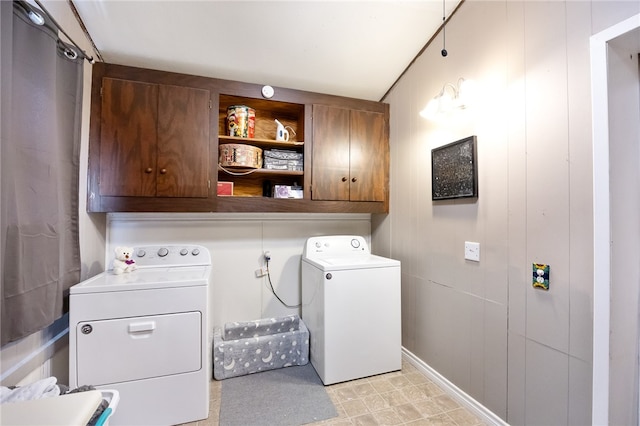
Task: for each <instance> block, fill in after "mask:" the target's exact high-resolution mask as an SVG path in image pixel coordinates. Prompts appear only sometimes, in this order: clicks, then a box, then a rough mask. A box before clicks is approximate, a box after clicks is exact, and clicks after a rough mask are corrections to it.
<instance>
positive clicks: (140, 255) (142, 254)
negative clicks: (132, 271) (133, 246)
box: [136, 249, 147, 257]
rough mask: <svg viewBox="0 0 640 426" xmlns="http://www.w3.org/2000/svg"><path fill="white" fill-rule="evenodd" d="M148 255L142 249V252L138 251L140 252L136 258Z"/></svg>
mask: <svg viewBox="0 0 640 426" xmlns="http://www.w3.org/2000/svg"><path fill="white" fill-rule="evenodd" d="M146 254H147V252H146V251H144V250H142V249H140V250H138V252H137V253H136V256H138V257H144V256H145V255H146Z"/></svg>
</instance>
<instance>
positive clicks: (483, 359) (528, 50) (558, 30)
mask: <svg viewBox="0 0 640 426" xmlns="http://www.w3.org/2000/svg"><path fill="white" fill-rule="evenodd" d="M639 7H640V6H639V5H638V4H637V3H636V2H624V1H623V2H592V1H567V2H556V1H552V2H538V1H531V2H529V1H525V2H510V1H507V2H490V1H472V0H467V1H466V2H465V3H464V4H463V5H462V7H461V8H460V10H459V11H458V12H457V14H456V15H455V16H454V17H453V19H452V20H451V21H450V23H449V25H448V26H447V30H446V48H447V50H448V53H449V54H448V56H447V57H446V58H443V57H442V56H441V55H440V50H441V49H442V46H443V39H442V34H441V35H440V36H438V37H437V38H436V40H435V41H434V42H433V43H432V45H431V46H430V47H429V48H428V49H427V50H426V51H425V52H424V53H423V54H422V56H421V57H420V58H418V59H417V60H416V62H415V63H414V64H413V65H412V67H411V68H410V69H409V70H408V72H407V73H406V74H405V75H404V76H403V77H402V79H401V80H400V81H399V82H398V84H397V85H396V86H395V87H394V88H393V90H392V91H391V92H390V94H389V95H388V97H387V99H385V101H386V102H388V103H390V105H391V126H390V131H391V134H390V136H391V211H390V216H389V217H388V218H385V219H379V222H378V221H376V219H375V218H374V221H373V237H374V243H375V242H376V241H380V242H381V243H382V244H378V247H380V245H385V246H386V247H388V251H389V253H388V255H389V256H391V257H394V258H397V259H400V260H401V261H402V265H403V268H402V292H403V294H402V300H403V305H402V308H403V345H404V346H405V347H406V348H407V349H408V350H410V351H411V352H413V353H414V354H415V355H417V356H418V357H419V358H420V359H422V360H423V361H424V362H426V363H427V364H429V365H430V366H431V367H433V368H434V369H436V370H437V371H438V372H440V373H441V374H443V375H444V376H445V377H447V378H448V379H449V380H451V381H452V382H453V383H454V384H456V385H457V386H459V387H460V388H462V389H463V390H464V391H465V392H467V393H468V394H470V395H471V396H472V397H474V398H475V399H476V400H477V401H479V402H480V403H482V404H484V405H485V406H486V407H487V408H489V409H490V410H492V411H493V412H494V413H496V414H498V415H499V416H500V417H502V418H503V419H505V420H506V421H508V422H509V423H511V424H589V423H590V422H591V368H592V366H591V358H592V312H591V309H592V308H591V306H592V294H593V292H592V287H593V280H592V279H591V272H592V265H591V262H592V257H593V244H592V236H593V232H592V227H593V218H592V178H591V176H592V174H591V173H592V172H591V166H592V159H591V156H592V148H591V144H592V141H591V115H590V114H591V109H590V102H591V99H590V74H589V37H590V36H591V35H592V34H595V33H596V32H598V31H600V30H602V29H604V28H606V27H608V26H610V25H613V24H615V23H617V22H619V21H620V20H622V19H624V18H626V17H629V16H632V15H634V14H636V13H638V8H639ZM460 77H463V78H465V79H472V80H474V81H475V83H476V96H475V99H474V102H473V104H471V105H470V107H469V108H467V109H465V110H459V111H456V112H453V113H451V114H448V115H445V116H440V117H438V118H437V119H435V120H425V119H423V118H421V117H420V116H419V115H418V113H419V111H420V110H421V109H422V108H424V106H425V105H426V104H427V102H428V101H429V100H430V99H431V98H432V97H434V96H435V95H437V94H438V93H439V92H440V90H441V89H442V87H443V85H445V84H446V83H454V84H455V83H456V81H457V80H458V78H460ZM469 135H477V137H478V157H479V193H480V196H479V198H478V199H477V200H475V201H461V200H456V201H441V202H433V201H432V200H431V196H430V191H431V183H430V182H431V170H430V152H431V149H433V148H435V147H438V146H441V145H444V144H446V143H448V142H452V141H455V140H458V139H461V138H464V137H466V136H469ZM465 241H476V242H479V243H480V247H481V249H480V250H481V256H480V262H478V263H476V262H470V261H466V260H465V259H464V242H465ZM533 262H539V263H548V264H550V265H551V280H550V289H549V291H543V290H539V289H535V288H533V287H532V263H533Z"/></svg>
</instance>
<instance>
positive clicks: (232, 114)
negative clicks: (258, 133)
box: [227, 105, 256, 138]
mask: <svg viewBox="0 0 640 426" xmlns="http://www.w3.org/2000/svg"><path fill="white" fill-rule="evenodd" d="M255 128H256V111H255V110H254V109H253V108H249V107H248V106H246V105H231V106H230V107H228V108H227V131H228V132H229V136H237V137H240V138H253V136H254V134H255Z"/></svg>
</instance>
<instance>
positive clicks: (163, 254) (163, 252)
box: [158, 247, 169, 257]
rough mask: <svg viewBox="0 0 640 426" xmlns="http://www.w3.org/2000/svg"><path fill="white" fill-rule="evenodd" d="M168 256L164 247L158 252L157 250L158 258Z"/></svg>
mask: <svg viewBox="0 0 640 426" xmlns="http://www.w3.org/2000/svg"><path fill="white" fill-rule="evenodd" d="M168 254H169V250H167V249H166V248H165V247H162V248H161V249H160V250H158V256H160V257H165V256H166V255H168Z"/></svg>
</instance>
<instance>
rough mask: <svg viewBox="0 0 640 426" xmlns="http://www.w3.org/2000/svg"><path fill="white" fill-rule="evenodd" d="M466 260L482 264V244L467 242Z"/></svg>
mask: <svg viewBox="0 0 640 426" xmlns="http://www.w3.org/2000/svg"><path fill="white" fill-rule="evenodd" d="M464 258H465V259H467V260H472V261H474V262H480V243H474V242H471V241H465V242H464Z"/></svg>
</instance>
